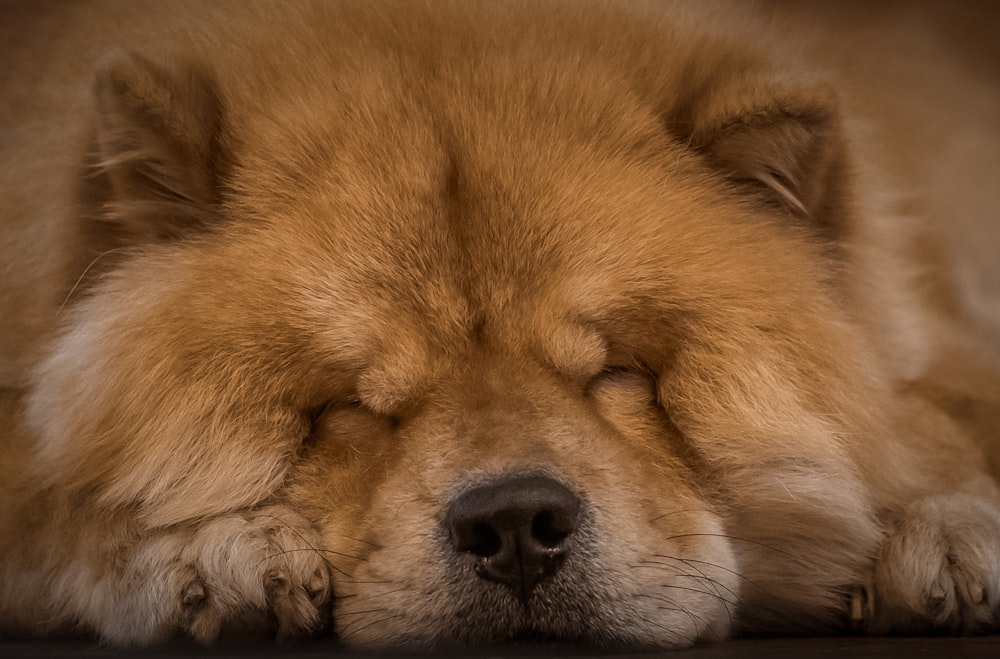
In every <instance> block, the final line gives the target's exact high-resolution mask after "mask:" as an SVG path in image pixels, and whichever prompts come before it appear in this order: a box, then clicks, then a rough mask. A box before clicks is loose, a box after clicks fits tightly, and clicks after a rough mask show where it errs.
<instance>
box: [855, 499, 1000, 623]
mask: <svg viewBox="0 0 1000 659" xmlns="http://www.w3.org/2000/svg"><path fill="white" fill-rule="evenodd" d="M885 522H886V537H885V540H884V541H883V543H882V546H881V548H880V551H879V554H878V557H877V562H876V566H875V578H874V591H875V592H874V597H873V610H872V619H871V621H870V625H869V627H870V630H871V631H872V632H874V633H887V632H890V631H894V632H901V633H925V632H927V631H938V632H950V633H956V632H963V633H970V632H985V631H995V630H997V629H1000V626H998V624H1000V510H998V508H997V506H996V505H995V503H994V501H993V500H992V499H987V498H985V497H980V496H975V495H969V494H948V495H936V496H928V497H925V498H922V499H919V500H917V501H914V502H913V503H911V504H910V505H908V506H906V507H905V508H904V509H903V510H900V511H894V512H892V513H889V514H887V515H886V516H885Z"/></svg>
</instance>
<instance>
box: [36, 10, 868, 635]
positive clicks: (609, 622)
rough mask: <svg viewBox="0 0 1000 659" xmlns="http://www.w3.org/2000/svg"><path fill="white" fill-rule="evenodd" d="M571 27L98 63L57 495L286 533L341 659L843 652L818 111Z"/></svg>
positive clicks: (834, 280) (736, 63)
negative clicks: (235, 60) (800, 637)
mask: <svg viewBox="0 0 1000 659" xmlns="http://www.w3.org/2000/svg"><path fill="white" fill-rule="evenodd" d="M424 18H425V20H430V19H427V18H426V17H424ZM493 20H501V18H500V17H494V18H493V19H488V20H486V21H484V22H485V23H489V22H491V21H493ZM574 20H580V21H581V23H580V24H579V25H573V26H572V29H571V30H566V29H565V28H564V29H563V30H561V31H560V34H563V33H565V32H568V33H572V34H575V35H576V36H575V37H573V38H569V37H560V39H561V40H562V41H560V42H559V43H557V44H555V45H552V44H549V45H545V44H544V43H543V41H544V39H543V38H542V36H540V35H545V34H547V33H546V32H545V31H544V30H543V29H542V28H541V27H536V28H533V30H537V31H532V30H529V31H528V32H527V33H524V32H521V33H519V34H521V36H525V34H526V35H527V36H525V38H526V41H523V42H519V43H521V46H516V45H515V44H514V43H513V42H511V43H506V42H504V41H503V40H502V39H500V38H499V37H495V36H493V37H490V41H491V42H492V43H493V46H492V48H493V50H482V49H478V48H476V46H475V42H476V39H464V40H463V39H458V38H454V35H453V36H452V41H447V40H445V41H442V42H439V41H431V40H430V39H431V37H428V36H420V35H419V34H417V33H416V32H415V31H414V32H406V31H405V30H404V31H403V32H404V33H400V34H396V35H395V36H396V38H398V41H397V42H394V43H392V44H390V45H385V46H380V47H375V46H373V45H372V44H371V43H369V42H367V41H364V40H363V39H362V40H360V42H364V43H366V44H367V46H364V47H366V48H368V49H369V50H367V51H363V52H360V54H359V53H357V52H355V53H353V54H352V57H351V58H341V59H338V58H336V57H334V56H332V55H330V54H329V52H324V51H322V50H319V51H317V52H313V53H311V54H309V53H307V54H305V55H304V56H303V57H304V58H303V59H301V60H297V61H296V64H295V67H294V70H289V71H283V72H282V75H277V74H276V72H277V71H278V69H276V68H274V66H273V65H272V64H269V63H267V61H266V58H264V60H263V63H261V62H258V63H257V65H256V66H255V67H253V70H250V71H246V70H241V71H240V72H239V74H238V75H237V74H236V73H235V72H233V71H230V70H229V69H228V68H227V67H229V66H231V64H227V60H225V59H224V58H222V59H221V60H220V61H216V62H212V63H211V64H209V63H208V61H207V60H206V59H205V58H204V57H200V56H195V57H194V58H193V59H192V60H190V61H174V62H173V63H170V62H167V63H159V62H154V61H153V60H150V59H146V58H142V57H139V56H135V55H119V56H117V57H115V58H112V59H110V60H109V61H108V62H106V63H105V65H104V68H103V69H102V72H101V74H100V75H99V78H98V84H97V93H96V99H97V115H96V117H97V119H96V122H95V131H94V143H93V150H92V151H91V152H90V154H89V157H90V160H91V164H92V165H94V166H95V167H96V174H94V175H92V176H90V177H89V178H88V182H87V186H88V187H86V188H85V190H84V192H85V194H82V195H81V200H82V201H81V203H85V204H89V205H90V207H91V208H92V209H97V211H98V212H97V213H96V214H97V216H98V217H99V222H101V223H103V224H101V225H100V227H99V228H98V229H97V230H93V231H88V235H92V236H94V240H95V241H97V242H95V243H94V245H93V246H92V247H93V249H94V250H95V251H97V252H103V251H104V250H108V249H115V250H117V251H116V252H114V253H111V254H110V255H109V256H108V257H107V258H106V259H105V260H104V261H103V262H101V265H105V264H106V265H105V267H95V268H93V273H99V274H100V276H99V277H96V276H95V277H92V278H91V279H90V280H88V281H85V282H84V285H83V286H82V287H81V289H80V290H82V291H84V292H83V293H82V294H80V299H79V300H78V301H77V302H76V303H75V305H74V307H73V310H72V311H71V312H69V313H68V321H67V328H66V330H65V332H64V334H63V335H62V338H61V340H60V342H59V343H58V345H57V347H56V349H55V350H54V351H53V353H52V355H51V356H50V357H49V358H48V360H47V361H46V362H45V364H44V366H43V368H41V369H40V370H39V375H38V378H37V385H36V387H35V390H34V393H33V397H32V409H31V418H32V420H33V423H34V426H35V427H36V428H37V430H38V431H39V433H40V434H41V436H42V438H43V445H42V455H43V458H44V459H45V460H46V461H47V464H48V465H49V467H50V473H51V474H52V478H53V479H54V480H57V481H59V482H60V483H63V484H66V483H69V484H71V485H73V486H75V487H78V488H79V489H80V491H81V492H86V493H88V494H89V496H91V497H92V500H91V504H92V505H98V506H124V505H129V506H135V507H136V509H137V510H138V511H139V515H140V517H141V519H142V520H143V522H144V523H145V524H147V525H149V526H162V525H167V524H171V523H175V522H181V521H184V520H188V519H193V518H196V517H199V516H205V515H212V514H218V513H221V512H223V511H227V510H232V509H235V508H239V507H245V506H252V505H254V504H257V503H259V502H261V501H263V500H270V499H279V500H285V501H288V502H290V504H291V505H292V506H295V507H296V508H298V509H299V510H302V511H304V512H305V513H306V514H307V516H309V517H311V518H312V519H313V520H314V521H315V522H316V524H317V525H318V527H319V528H320V529H321V530H322V535H323V537H324V540H325V542H326V544H325V546H324V547H322V548H320V549H322V550H323V551H326V552H329V553H328V556H329V557H330V562H331V564H332V566H333V569H334V581H335V591H336V593H337V596H338V600H337V606H336V610H335V612H334V617H335V621H336V627H337V630H338V633H339V634H340V636H341V637H342V638H343V639H344V640H345V641H347V642H349V643H353V644H359V645H374V644H379V643H387V644H397V643H409V644H412V645H418V646H428V647H429V646H435V645H441V644H448V643H462V644H470V643H494V642H501V641H504V640H507V639H511V638H518V637H554V638H561V639H567V640H573V641H578V642H584V643H589V644H595V645H608V646H612V645H617V646H621V645H628V646H635V647H645V646H677V645H684V644H687V643H689V642H692V641H694V640H697V639H702V638H713V637H721V636H723V635H725V634H726V633H727V632H728V631H729V629H730V628H731V626H732V624H733V621H734V620H740V621H744V622H747V623H749V624H754V625H757V626H758V627H759V626H769V627H770V628H780V627H782V626H783V625H786V624H789V623H788V619H789V618H790V615H791V613H792V612H794V616H795V621H796V624H805V625H808V624H829V623H830V621H831V620H834V619H835V618H836V616H837V615H839V607H840V606H841V605H842V602H841V599H840V598H841V597H843V596H844V593H845V590H844V589H845V588H847V587H849V586H851V585H852V584H853V583H855V582H856V581H857V580H858V579H860V578H861V575H862V573H863V571H864V569H865V561H866V560H867V556H868V553H869V552H870V550H871V547H872V544H873V542H874V539H875V531H874V530H873V529H874V527H873V524H872V521H871V515H870V510H869V502H868V500H867V494H866V493H865V490H864V487H863V485H862V481H863V478H864V476H865V475H864V474H863V473H862V472H861V471H860V468H859V467H858V465H857V464H856V462H857V461H856V458H857V456H856V455H854V454H853V453H852V449H851V448H850V444H851V442H855V441H856V437H857V436H863V435H864V434H865V433H870V432H871V428H872V424H873V423H874V421H873V420H872V419H870V418H869V415H868V414H867V413H866V412H865V410H866V409H868V407H869V406H870V403H871V401H872V400H873V399H872V397H873V396H875V395H876V394H875V392H874V389H873V386H874V385H871V383H870V382H869V380H870V379H871V378H870V375H869V372H868V369H869V366H868V365H867V364H866V363H865V359H864V354H865V348H864V346H863V345H862V344H861V343H860V341H859V339H858V337H857V335H856V332H855V330H854V329H853V328H852V325H851V322H850V320H849V314H848V312H847V311H845V306H846V301H845V300H846V297H845V296H846V292H845V291H844V290H843V289H842V287H841V282H839V280H838V276H837V272H838V266H839V265H840V259H841V258H842V257H843V255H842V253H841V251H840V247H839V245H840V241H841V240H842V238H843V234H844V233H845V232H846V231H847V230H848V228H849V227H848V226H847V215H848V209H847V205H846V203H845V199H846V192H845V170H844V162H843V154H842V151H841V143H840V138H839V134H838V126H837V114H836V109H835V106H834V103H833V101H832V99H831V96H830V94H829V93H828V92H827V91H826V90H825V88H823V87H821V86H815V85H811V84H800V83H793V82H788V81H786V80H783V79H779V78H776V77H773V76H772V75H770V74H769V73H767V72H766V70H765V69H764V68H763V66H762V65H761V64H760V63H759V62H757V61H756V60H754V59H753V58H752V57H750V56H749V55H747V54H745V53H743V52H737V51H736V50H733V49H731V48H728V47H726V46H723V45H722V44H720V43H718V42H715V41H710V40H705V41H693V40H691V38H690V35H688V34H687V33H685V32H684V31H676V32H675V31H673V30H672V28H670V27H669V26H665V25H648V24H647V18H644V17H639V18H636V17H633V18H630V19H627V18H621V17H619V18H615V19H614V20H616V21H619V22H621V21H626V22H627V21H634V22H633V23H630V24H629V25H627V26H625V25H619V26H618V28H621V29H618V28H615V29H609V28H607V27H606V25H605V23H606V22H607V21H610V20H612V18H611V17H610V16H604V17H598V19H597V20H596V21H595V22H594V23H588V22H586V21H583V19H580V18H579V17H577V18H575V19H574ZM539 21H540V22H541V24H542V25H543V27H544V20H542V19H541V18H539ZM420 25H422V26H423V28H428V26H433V25H436V24H435V23H433V21H431V22H430V23H427V24H424V23H423V22H421V23H420ZM442 25H443V24H442ZM423 28H421V29H423ZM625 28H627V29H625ZM373 29H374V28H373ZM463 29H466V30H470V31H471V32H469V33H470V34H472V35H474V36H475V35H479V36H480V37H481V38H483V39H485V38H486V37H485V36H484V35H486V34H493V33H492V32H490V31H489V30H488V26H485V25H483V24H472V23H471V22H470V24H469V25H466V26H464V28H463ZM441 30H444V28H443V27H441V25H438V26H437V28H436V29H431V30H430V32H429V34H432V35H433V39H435V40H437V39H439V38H440V37H441V36H442V34H443V32H441ZM445 31H447V30H445ZM498 33H500V34H502V33H504V31H503V30H499V32H498ZM394 34H395V33H394ZM625 34H627V35H630V37H629V39H625V38H620V37H618V36H611V35H625ZM593 39H598V40H599V41H600V42H601V43H605V42H607V43H605V48H604V49H603V50H602V49H601V48H594V47H592V43H593ZM332 42H336V43H341V46H338V47H341V48H343V49H344V50H345V51H346V52H351V49H352V48H355V47H356V48H362V45H359V44H358V43H354V42H352V41H351V39H348V38H346V37H345V39H344V40H341V41H338V40H337V39H333V40H332ZM344 44H346V45H344ZM352 44H353V45H352ZM524 44H527V45H524ZM609 49H610V50H611V51H614V52H616V53H617V54H616V55H615V56H614V57H612V58H610V59H607V58H605V57H604V55H601V53H606V52H608V50H609ZM274 50H275V51H277V50H279V49H277V48H275V49H274ZM411 51H412V52H411ZM261 52H268V51H267V50H266V49H258V50H256V51H254V53H256V54H255V55H254V56H255V57H264V56H262V55H260V53H261ZM414 52H419V53H423V56H422V57H417V56H415V55H414ZM407 53H409V55H407ZM192 62H194V63H192ZM87 215H88V216H89V215H90V214H87ZM91 228H93V227H91ZM109 237H110V238H109ZM109 239H110V240H113V241H114V242H113V244H108V243H106V242H100V241H102V240H103V241H106V240H109Z"/></svg>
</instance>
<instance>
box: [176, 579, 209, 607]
mask: <svg viewBox="0 0 1000 659" xmlns="http://www.w3.org/2000/svg"><path fill="white" fill-rule="evenodd" d="M204 601H205V585H204V584H202V583H201V581H192V582H191V583H189V584H188V585H187V586H186V587H185V588H184V592H183V593H181V603H183V604H184V606H186V607H195V606H198V605H199V604H201V603H202V602H204Z"/></svg>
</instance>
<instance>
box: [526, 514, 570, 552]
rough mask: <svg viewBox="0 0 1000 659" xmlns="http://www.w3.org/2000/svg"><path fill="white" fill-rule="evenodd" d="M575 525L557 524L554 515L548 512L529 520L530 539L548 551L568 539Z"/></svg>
mask: <svg viewBox="0 0 1000 659" xmlns="http://www.w3.org/2000/svg"><path fill="white" fill-rule="evenodd" d="M574 528H575V525H567V524H559V523H558V521H557V519H556V515H555V514H554V513H552V512H551V511H548V510H543V511H542V512H540V513H538V514H537V515H535V518H534V519H533V520H531V537H532V538H534V539H535V540H537V541H538V542H539V543H541V544H542V545H543V546H544V547H547V548H548V549H555V548H556V547H558V546H559V545H561V544H562V542H563V541H564V540H565V539H566V538H568V537H569V535H570V533H572V532H573V529H574Z"/></svg>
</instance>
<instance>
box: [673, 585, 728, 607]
mask: <svg viewBox="0 0 1000 659" xmlns="http://www.w3.org/2000/svg"><path fill="white" fill-rule="evenodd" d="M660 586H661V587H663V588H671V589H673V590H686V591H688V592H691V593H698V594H699V595H708V596H709V597H714V598H715V599H717V600H719V601H720V602H723V603H724V604H728V605H729V606H733V607H735V606H738V605H739V602H731V601H730V600H727V599H726V598H725V597H722V596H721V595H716V594H715V593H711V592H709V591H707V590H701V589H699V588H689V587H687V586H676V585H673V584H668V583H664V584H660Z"/></svg>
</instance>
